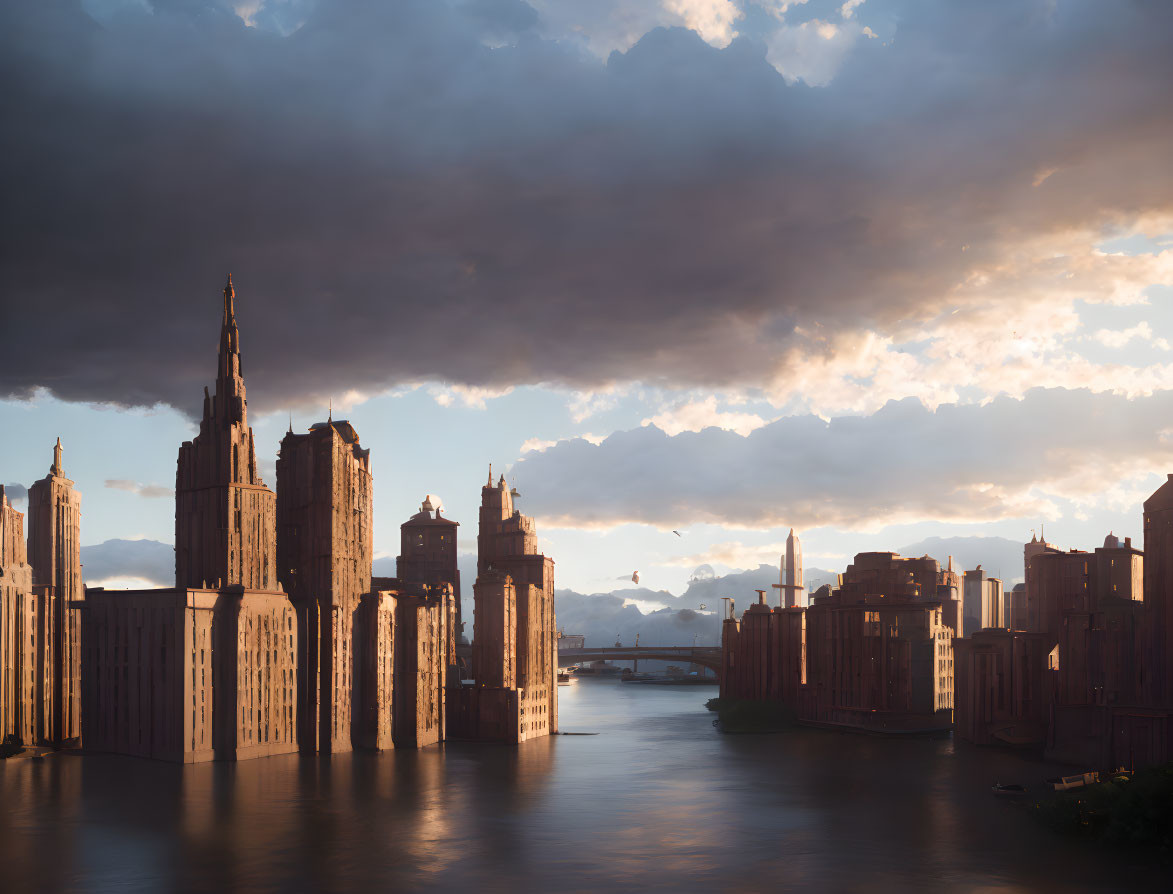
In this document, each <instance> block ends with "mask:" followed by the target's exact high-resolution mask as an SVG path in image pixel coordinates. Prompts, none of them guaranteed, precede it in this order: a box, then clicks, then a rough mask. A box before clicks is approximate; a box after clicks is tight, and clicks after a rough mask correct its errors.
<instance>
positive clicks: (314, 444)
mask: <svg viewBox="0 0 1173 894" xmlns="http://www.w3.org/2000/svg"><path fill="white" fill-rule="evenodd" d="M372 508H373V507H372V491H371V458H370V451H369V450H364V449H363V448H362V446H361V445H360V444H359V440H358V433H357V432H356V431H355V430H354V427H353V426H351V424H350V423H349V422H346V421H345V420H340V421H337V422H336V421H334V420H333V419H332V418H331V419H330V420H329V421H327V422H319V423H317V424H315V425H313V426H311V428H310V430H309V432H308V433H306V434H303V435H298V434H294V433H293V431H292V428H291V430H290V431H289V433H288V434H287V435H286V436H285V438H284V439H283V440H282V441H281V452H280V454H279V455H278V457H277V556H278V571H279V577H280V580H281V584H282V586H283V587H284V588H285V592H286V593H288V594H289V597H290V599H292V600H293V602H294V604H295V605H296V606H297V616H298V632H299V642H300V654H299V655H298V700H299V705H298V717H299V721H300V727H301V729H300V731H299V739H300V746H301V748H302V750H304V751H323V752H338V751H350V750H351V748H352V735H351V717H352V714H353V712H354V704H355V701H354V697H353V696H354V691H355V683H356V681H355V645H354V644H355V635H354V624H355V619H356V614H357V612H358V607H359V601H360V599H361V597H362V596H363V594H364V593H367V592H369V591H370V589H371V556H372V547H371V515H372Z"/></svg>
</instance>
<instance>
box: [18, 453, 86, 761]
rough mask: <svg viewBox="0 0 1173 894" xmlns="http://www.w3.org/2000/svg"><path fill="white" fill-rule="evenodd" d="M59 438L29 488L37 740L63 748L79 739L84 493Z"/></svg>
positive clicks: (83, 593) (83, 591) (83, 592)
mask: <svg viewBox="0 0 1173 894" xmlns="http://www.w3.org/2000/svg"><path fill="white" fill-rule="evenodd" d="M61 454H62V449H61V439H60V438H58V439H57V444H56V446H55V447H54V448H53V465H52V466H50V467H49V474H48V475H47V476H45V477H44V478H42V479H41V480H40V481H37V482H36V483H34V484H33V485H32V487H30V488H29V541H28V543H29V564H30V565H32V568H33V593H34V595H35V596H36V601H37V611H38V624H39V629H40V638H41V640H42V642H43V645H42V649H41V654H39V655H38V656H37V665H38V668H39V669H40V672H41V674H42V676H43V682H42V684H41V686H42V689H43V693H42V695H41V706H40V710H39V714H40V715H41V719H40V722H39V724H38V726H39V727H40V728H39V729H38V731H37V732H38V738H39V739H40V740H43V741H48V742H52V743H54V744H57V745H60V744H62V743H63V742H66V741H68V740H71V739H76V738H78V737H79V736H80V735H81V615H80V614H79V613H78V612H77V611H74V610H73V608H74V607H75V606H78V605H80V604H81V602H82V600H83V598H84V596H85V590H84V587H83V585H82V579H81V542H80V540H81V494H80V493H78V492H77V490H75V489H74V486H73V482H72V481H71V480H70V479H68V478H66V477H65V473H64V471H63V470H62V466H61Z"/></svg>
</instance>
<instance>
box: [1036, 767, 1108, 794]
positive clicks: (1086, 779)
mask: <svg viewBox="0 0 1173 894" xmlns="http://www.w3.org/2000/svg"><path fill="white" fill-rule="evenodd" d="M1099 781H1100V774H1099V773H1097V772H1096V771H1095V770H1090V771H1088V772H1087V773H1076V774H1075V775H1073V776H1052V777H1050V778H1049V779H1048V780H1047V784H1048V785H1050V786H1051V788H1053V789H1054V790H1055V791H1057V792H1066V791H1070V790H1071V789H1073V788H1083V787H1084V786H1085V785H1092V784H1093V783H1096V782H1099Z"/></svg>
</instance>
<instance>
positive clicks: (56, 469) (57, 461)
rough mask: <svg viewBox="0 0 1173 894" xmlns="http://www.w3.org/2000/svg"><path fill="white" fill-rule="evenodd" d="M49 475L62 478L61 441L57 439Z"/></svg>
mask: <svg viewBox="0 0 1173 894" xmlns="http://www.w3.org/2000/svg"><path fill="white" fill-rule="evenodd" d="M49 473H50V474H51V475H56V476H57V477H58V478H60V477H63V475H64V473H63V472H62V471H61V439H60V438H58V439H57V446H56V447H54V448H53V465H52V466H50V467H49Z"/></svg>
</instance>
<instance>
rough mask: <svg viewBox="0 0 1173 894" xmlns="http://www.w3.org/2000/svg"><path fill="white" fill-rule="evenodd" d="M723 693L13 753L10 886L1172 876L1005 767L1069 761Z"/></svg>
mask: <svg viewBox="0 0 1173 894" xmlns="http://www.w3.org/2000/svg"><path fill="white" fill-rule="evenodd" d="M715 694H716V690H715V689H709V688H707V687H705V688H674V687H664V686H642V685H631V684H623V683H619V682H616V681H613V680H582V681H579V682H578V683H577V684H576V685H573V686H570V687H562V688H561V689H560V690H559V696H560V700H561V726H562V729H563V731H565V732H576V733H594V734H595V735H574V736H557V737H552V738H549V739H541V740H538V741H534V742H529V743H526V744H525V745H522V746H520V747H510V746H503V745H477V744H469V743H449V744H448V745H446V746H444V747H433V748H430V749H424V750H422V751H418V752H414V751H407V750H404V751H397V752H392V753H387V754H382V755H374V754H366V753H357V754H349V755H341V756H337V757H333V758H328V759H326V758H321V759H320V758H304V757H300V756H296V755H288V756H283V757H272V758H265V759H261V760H254V761H245V762H242V763H239V764H230V763H217V764H201V765H196V766H188V767H181V766H176V765H172V764H163V763H156V762H153V761H145V760H138V759H134V758H123V757H116V756H105V755H87V756H80V755H54V756H50V757H49V758H47V759H46V760H44V761H37V762H33V761H28V760H17V761H6V762H0V872H2V875H0V890H3V891H5V892H23V891H59V890H60V891H65V890H68V891H186V890H219V891H247V890H320V891H335V890H336V891H346V890H364V891H368V892H377V891H408V890H418V889H433V890H460V891H466V892H470V894H474V892H478V891H514V892H517V891H529V890H544V891H553V892H561V891H586V890H606V891H625V890H640V891H646V890H661V891H693V890H696V891H766V890H819V891H868V892H886V891H909V890H945V889H948V890H950V891H1069V890H1120V889H1122V888H1124V887H1131V888H1132V890H1142V889H1148V888H1150V887H1151V888H1152V889H1153V890H1162V889H1166V890H1167V886H1163V884H1162V883H1166V885H1167V881H1168V876H1167V875H1166V874H1164V873H1163V872H1162V870H1161V869H1160V868H1159V867H1157V866H1155V865H1149V864H1146V863H1144V862H1143V861H1138V860H1137V859H1136V858H1135V857H1119V856H1117V855H1115V854H1113V853H1112V852H1108V851H1104V850H1101V849H1096V848H1088V847H1083V846H1080V845H1078V844H1076V843H1074V842H1072V841H1070V840H1068V839H1065V838H1061V837H1058V836H1056V835H1054V834H1053V833H1051V832H1050V831H1048V830H1046V829H1043V828H1041V827H1039V826H1038V825H1037V824H1036V823H1035V822H1034V821H1033V819H1032V818H1031V817H1030V816H1029V815H1028V813H1027V811H1026V810H1024V809H1022V808H1020V807H1018V806H1016V805H1011V804H1007V803H1003V802H1001V801H999V800H998V799H996V798H994V797H993V795H991V794H990V788H989V787H990V785H991V784H992V783H993V782H995V781H1002V782H1024V783H1030V782H1036V781H1038V780H1040V779H1041V778H1042V777H1043V776H1045V775H1049V774H1050V772H1051V771H1052V769H1053V768H1051V767H1048V766H1047V765H1045V764H1040V763H1037V762H1033V761H1029V760H1026V759H1023V758H1021V757H1018V756H1017V755H1014V754H1008V753H1004V752H1000V751H993V750H987V749H978V748H971V747H967V746H964V745H963V744H957V745H955V744H954V743H953V742H952V741H951V740H949V739H913V740H889V739H883V738H878V737H872V736H862V735H852V734H843V733H831V732H824V731H820V730H808V729H798V730H793V731H791V732H787V733H783V734H777V735H770V736H725V735H721V734H720V733H718V732H717V731H716V730H714V729H713V727H712V723H711V715H710V714H709V713H708V712H706V711H705V710H704V709H703V703H704V701H705V699H707V698H709V697H711V696H712V695H715Z"/></svg>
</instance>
